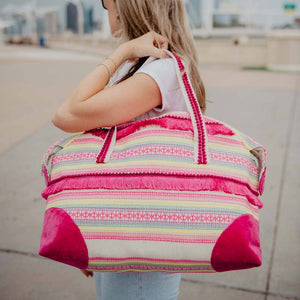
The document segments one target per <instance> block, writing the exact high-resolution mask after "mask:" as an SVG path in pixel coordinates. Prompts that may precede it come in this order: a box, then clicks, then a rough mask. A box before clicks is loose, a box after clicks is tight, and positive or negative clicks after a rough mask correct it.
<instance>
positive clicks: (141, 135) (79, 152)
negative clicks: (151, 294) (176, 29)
mask: <svg viewBox="0 0 300 300" xmlns="http://www.w3.org/2000/svg"><path fill="white" fill-rule="evenodd" d="M167 52H168V53H169V55H170V56H171V57H172V58H173V60H174V63H175V65H176V71H177V75H178V79H179V82H180V86H181V89H182V92H183V97H184V99H185V102H186V105H187V107H188V111H189V113H188V112H177V111H174V112H170V113H167V114H164V115H162V116H159V117H156V118H151V119H146V120H141V121H136V122H131V123H126V124H123V125H119V126H117V127H112V128H98V129H94V130H90V131H86V132H84V133H80V134H78V135H75V136H72V137H68V138H65V139H62V140H60V141H58V142H56V143H54V144H52V145H51V146H50V147H49V149H48V151H47V152H46V153H45V155H44V158H43V166H42V169H43V173H44V176H45V180H46V185H47V187H46V188H45V189H44V190H43V192H42V196H43V197H44V198H45V199H46V200H47V201H46V209H45V214H44V224H43V228H42V234H41V243H40V250H39V254H40V255H41V256H44V257H48V258H50V259H52V260H55V261H58V262H61V263H65V264H68V265H71V266H74V267H77V268H80V269H87V270H90V271H96V272H97V271H98V272H106V271H107V272H113V271H114V272H153V271H160V272H174V273H184V272H190V273H197V272H199V273H200V272H201V273H213V272H222V271H229V270H239V269H247V268H252V267H257V266H260V265H261V248H260V238H259V223H258V210H259V209H260V208H261V207H262V206H263V205H262V203H261V201H260V200H259V198H258V196H259V195H261V194H262V192H263V186H264V177H265V171H266V165H265V161H266V150H265V148H264V147H263V146H262V145H260V144H259V143H257V142H256V141H255V140H253V139H252V138H250V137H248V136H247V135H245V134H243V133H242V132H240V131H238V130H236V129H234V128H232V127H231V126H229V125H227V124H225V123H223V122H220V121H217V120H215V119H212V118H208V117H205V116H203V115H202V114H201V110H200V108H199V104H198V102H197V100H196V98H195V93H194V91H193V90H192V87H191V83H190V80H189V78H188V76H187V73H186V72H185V70H184V66H183V64H182V62H181V60H180V59H179V58H178V57H177V56H176V55H175V54H173V53H171V52H169V51H167Z"/></svg>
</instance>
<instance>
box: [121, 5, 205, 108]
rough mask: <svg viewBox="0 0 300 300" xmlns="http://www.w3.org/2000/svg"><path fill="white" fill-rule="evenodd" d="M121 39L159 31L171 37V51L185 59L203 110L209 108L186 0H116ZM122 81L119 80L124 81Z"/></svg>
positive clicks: (142, 61)
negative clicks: (189, 24)
mask: <svg viewBox="0 0 300 300" xmlns="http://www.w3.org/2000/svg"><path fill="white" fill-rule="evenodd" d="M115 4H116V10H117V14H118V15H119V22H120V29H119V31H118V33H117V34H118V36H119V37H120V40H121V41H126V40H132V39H135V38H138V37H140V36H142V35H144V34H146V33H148V32H149V31H152V30H153V31H155V32H157V33H159V34H161V35H162V36H164V37H166V38H167V39H168V40H169V50H170V51H172V52H173V53H175V54H176V55H177V56H179V57H180V58H181V59H183V61H184V63H185V66H186V67H187V68H188V69H189V75H190V80H191V83H192V86H193V89H194V91H195V93H196V97H197V100H198V102H199V105H200V108H201V110H202V112H203V113H204V112H205V109H206V96H205V88H204V85H203V82H202V80H201V77H200V74H199V71H198V63H199V60H198V55H197V50H196V45H195V41H194V39H193V36H192V35H191V33H190V29H189V26H188V21H187V14H186V10H185V5H184V2H183V0H151V1H149V0H126V1H124V0H115ZM146 59H147V57H146V58H140V59H139V61H138V63H137V64H136V65H134V66H133V67H132V68H131V69H130V70H129V72H128V74H126V75H125V76H124V77H123V78H122V79H121V80H120V81H123V80H125V79H127V78H128V77H130V76H132V75H133V74H134V73H135V72H136V71H137V69H138V68H139V67H140V66H141V65H142V64H143V63H144V62H145V60H146ZM120 81H119V82H120Z"/></svg>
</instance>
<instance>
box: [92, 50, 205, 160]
mask: <svg viewBox="0 0 300 300" xmlns="http://www.w3.org/2000/svg"><path fill="white" fill-rule="evenodd" d="M164 51H165V52H167V53H168V54H169V55H170V56H171V57H172V58H173V60H174V61H175V67H176V74H177V77H178V81H179V85H180V87H181V90H182V93H183V97H184V100H185V103H186V105H187V108H188V112H189V113H190V116H191V121H192V124H193V129H194V163H195V164H207V163H208V155H207V133H206V129H205V122H204V119H203V115H202V112H201V109H200V106H199V103H198V101H197V99H196V96H195V92H194V90H193V88H192V85H191V82H190V80H189V77H188V75H187V72H186V70H185V69H184V65H183V63H182V61H181V59H180V58H179V57H178V56H177V55H175V54H174V53H172V52H171V51H168V50H164ZM116 133H117V127H116V126H114V127H112V128H110V129H109V130H108V132H107V135H106V137H105V139H104V142H103V145H102V149H101V151H100V153H99V155H98V157H97V163H104V162H107V161H108V160H109V157H110V155H111V153H112V151H113V148H114V144H115V141H116V135H117V134H116Z"/></svg>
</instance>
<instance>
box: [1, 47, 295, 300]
mask: <svg viewBox="0 0 300 300" xmlns="http://www.w3.org/2000/svg"><path fill="white" fill-rule="evenodd" d="M26 51H27V52H26ZM25 52H26V54H23V55H22V53H25ZM50 52H51V53H50ZM16 53H17V54H16ZM102 58H103V57H101V55H99V56H97V55H90V54H78V53H74V52H67V51H58V50H54V49H38V48H34V49H30V47H27V46H26V49H25V48H24V47H16V46H10V47H4V48H2V49H1V48H0V66H1V68H0V82H1V86H0V93H1V95H2V98H1V112H0V114H1V121H0V127H1V144H0V178H1V183H0V195H1V198H0V201H1V204H2V205H1V219H0V232H1V237H2V238H1V246H0V261H1V271H0V276H1V279H0V295H1V296H0V299H5V300H6V299H14V300H15V299H22V300H23V299H26V300H27V299H28V300H29V299H30V300H32V299H33V300H35V299H43V300H48V299H49V300H50V299H51V300H52V299H70V300H71V299H72V300H77V299H78V300H79V299H96V296H95V290H94V282H93V279H92V278H86V277H84V276H83V275H82V273H81V272H80V271H79V270H76V269H74V268H72V267H69V266H67V265H64V264H60V263H57V262H54V261H50V260H47V259H44V258H42V257H40V256H39V255H38V250H39V243H40V235H41V229H42V224H43V214H44V209H45V200H44V199H42V198H41V196H40V193H41V190H42V189H43V188H44V179H43V177H42V176H41V174H40V163H41V157H42V154H43V153H44V151H45V150H46V149H47V147H48V146H49V144H50V143H52V142H54V141H55V140H57V139H58V138H60V137H63V136H66V133H64V132H61V131H59V130H58V129H56V128H55V127H54V126H53V125H52V123H51V122H50V120H51V116H52V114H53V112H54V111H55V109H56V108H57V107H58V105H59V103H60V102H61V101H62V100H63V99H64V98H65V97H66V96H67V95H68V94H69V93H70V92H71V90H72V88H73V87H74V86H75V85H76V84H77V83H78V82H79V81H80V80H81V79H82V78H83V77H84V76H85V75H86V74H87V73H88V72H89V71H90V70H92V68H94V66H95V65H96V63H98V62H99V61H101V59H102ZM200 70H201V75H202V79H203V81H204V84H205V86H206V90H207V94H208V99H210V100H211V101H213V103H209V104H208V110H207V115H208V116H211V117H214V118H217V119H220V120H222V121H225V122H226V123H229V124H231V125H232V126H234V127H236V128H238V129H239V130H241V131H242V132H244V133H246V134H248V135H249V136H251V137H253V138H254V139H256V140H257V141H258V142H260V143H262V144H263V145H264V146H265V147H266V148H267V150H268V161H267V177H266V184H265V192H264V195H263V197H262V201H263V203H264V208H263V209H262V210H261V211H260V231H261V243H262V250H263V265H262V266H261V267H260V268H255V269H250V270H244V271H236V272H226V273H219V274H185V275H183V276H182V281H181V286H180V296H179V299H180V300H183V299H190V300H196V299H212V300H213V299H220V298H222V299H224V300H227V299H228V300H229V299H231V300H232V299H251V300H252V299H260V300H263V299H265V300H275V299H278V300H279V299H300V268H299V265H300V239H299V226H300V219H299V217H298V215H299V213H300V202H299V201H298V199H299V192H300V187H299V179H298V176H299V171H300V159H299V155H297V154H298V149H299V146H300V145H299V133H298V134H297V131H298V130H299V129H300V107H299V101H300V93H299V89H300V75H299V74H298V75H297V74H285V73H270V72H258V71H242V70H239V69H238V68H230V67H221V66H209V65H203V66H201V67H200Z"/></svg>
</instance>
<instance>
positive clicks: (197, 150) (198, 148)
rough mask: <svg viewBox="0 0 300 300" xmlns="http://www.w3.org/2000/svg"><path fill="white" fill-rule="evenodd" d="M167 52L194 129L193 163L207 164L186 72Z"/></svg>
mask: <svg viewBox="0 0 300 300" xmlns="http://www.w3.org/2000/svg"><path fill="white" fill-rule="evenodd" d="M164 51H165V52H167V53H168V54H169V55H170V56H171V57H172V58H173V60H175V68H176V73H177V78H178V82H179V85H180V87H181V91H182V94H183V97H184V101H185V103H186V106H187V109H188V112H189V113H190V116H191V121H192V124H193V129H194V163H196V164H207V163H208V155H207V153H208V152H207V133H206V128H205V122H204V118H203V115H202V112H201V109H200V105H199V103H198V101H197V98H196V96H195V92H194V90H193V87H192V85H191V82H190V79H189V77H188V74H187V71H186V69H185V67H184V65H183V63H182V61H181V59H180V58H179V57H178V56H177V55H176V54H174V53H172V52H171V51H169V50H164Z"/></svg>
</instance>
